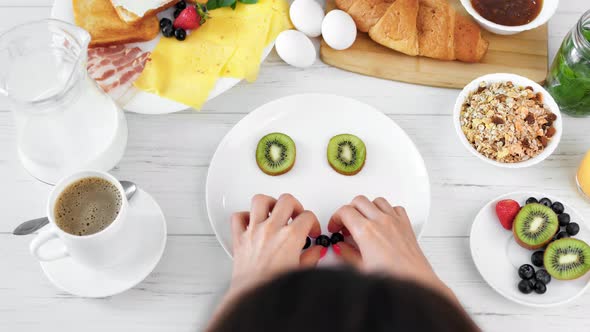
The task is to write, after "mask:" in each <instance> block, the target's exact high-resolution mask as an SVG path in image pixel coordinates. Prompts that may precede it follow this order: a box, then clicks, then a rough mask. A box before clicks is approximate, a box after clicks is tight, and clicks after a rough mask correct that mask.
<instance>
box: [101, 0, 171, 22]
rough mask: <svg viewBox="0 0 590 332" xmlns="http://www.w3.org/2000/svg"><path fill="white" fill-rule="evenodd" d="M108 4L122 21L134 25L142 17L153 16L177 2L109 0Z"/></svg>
mask: <svg viewBox="0 0 590 332" xmlns="http://www.w3.org/2000/svg"><path fill="white" fill-rule="evenodd" d="M110 2H111V3H112V5H113V7H114V8H115V10H116V11H117V14H118V15H119V17H120V18H121V19H122V20H123V21H125V22H127V23H129V24H136V23H137V22H139V21H140V20H141V19H142V18H144V17H149V16H154V15H155V14H157V13H159V12H161V11H163V10H166V9H168V8H170V7H172V6H174V5H175V4H176V3H177V2H178V0H110Z"/></svg>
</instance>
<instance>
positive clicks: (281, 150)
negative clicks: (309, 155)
mask: <svg viewBox="0 0 590 332" xmlns="http://www.w3.org/2000/svg"><path fill="white" fill-rule="evenodd" d="M256 163H257V164H258V167H260V170H261V171H263V172H264V173H266V174H268V175H281V174H285V173H287V172H288V171H290V170H291V168H293V165H295V142H293V140H292V139H291V137H289V136H287V135H285V134H282V133H271V134H268V135H266V136H264V137H263V138H261V139H260V141H259V142H258V147H257V148H256Z"/></svg>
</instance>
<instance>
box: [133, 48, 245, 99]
mask: <svg viewBox="0 0 590 332" xmlns="http://www.w3.org/2000/svg"><path fill="white" fill-rule="evenodd" d="M187 41H188V39H187ZM234 50H235V47H233V46H227V45H218V44H214V43H210V42H207V41H199V40H198V39H194V40H192V41H191V42H179V41H178V40H176V39H174V38H162V39H161V40H160V42H159V43H158V45H157V46H156V48H155V49H154V51H153V52H152V54H151V56H150V61H148V63H147V64H146V66H145V68H144V70H143V72H142V73H141V75H140V76H139V78H138V79H137V80H136V81H135V83H134V84H135V86H136V87H137V88H139V89H142V90H144V91H146V92H150V93H154V94H157V95H158V96H162V97H164V98H168V99H172V100H174V101H177V102H180V103H183V104H185V105H187V106H191V107H193V108H196V109H199V108H201V106H202V105H203V103H204V102H205V101H206V100H207V98H208V97H209V92H210V91H211V89H212V88H213V86H215V83H216V82H217V79H218V78H219V73H220V72H221V70H222V68H223V67H224V66H225V64H226V62H227V60H228V59H229V58H230V56H231V55H232V54H233V52H234Z"/></svg>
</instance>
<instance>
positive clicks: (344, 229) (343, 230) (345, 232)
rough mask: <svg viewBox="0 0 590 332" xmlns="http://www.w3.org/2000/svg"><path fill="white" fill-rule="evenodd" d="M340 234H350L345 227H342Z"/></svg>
mask: <svg viewBox="0 0 590 332" xmlns="http://www.w3.org/2000/svg"><path fill="white" fill-rule="evenodd" d="M342 235H344V236H345V237H346V236H350V232H349V231H348V229H346V227H344V228H342Z"/></svg>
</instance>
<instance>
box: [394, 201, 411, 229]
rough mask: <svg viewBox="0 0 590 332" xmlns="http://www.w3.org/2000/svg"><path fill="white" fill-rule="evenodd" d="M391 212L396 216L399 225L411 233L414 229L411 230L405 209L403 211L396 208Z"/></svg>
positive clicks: (398, 207)
mask: <svg viewBox="0 0 590 332" xmlns="http://www.w3.org/2000/svg"><path fill="white" fill-rule="evenodd" d="M393 211H394V212H395V214H397V217H398V219H399V223H400V224H402V225H404V226H405V228H406V229H409V230H411V231H412V233H413V232H414V229H413V228H412V222H411V221H410V217H408V213H407V212H406V209H404V208H403V207H401V206H396V207H394V208H393Z"/></svg>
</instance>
